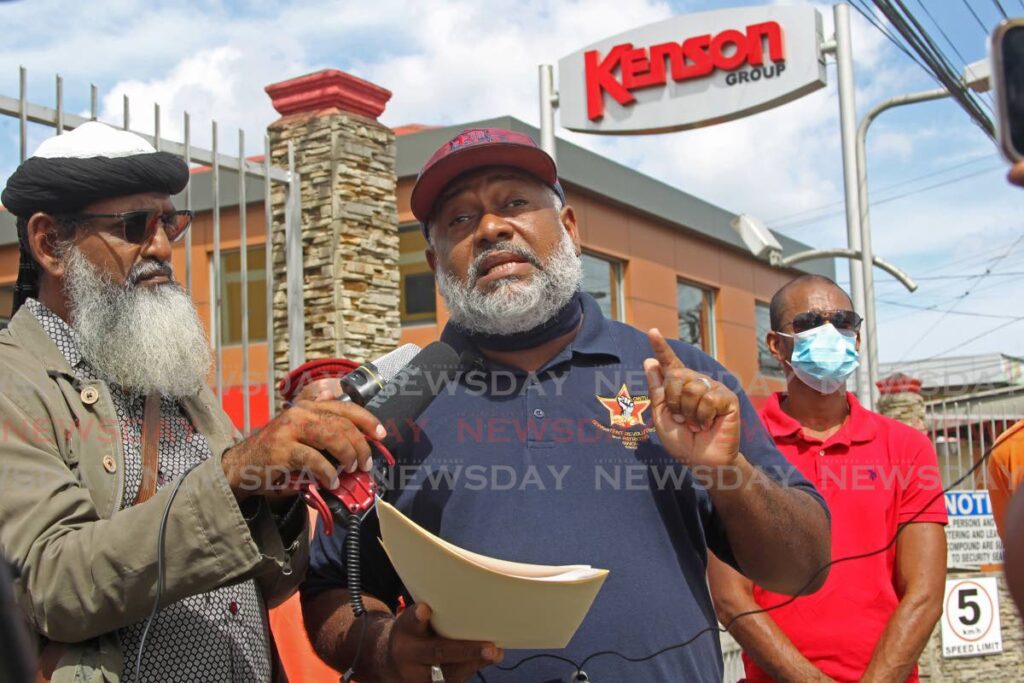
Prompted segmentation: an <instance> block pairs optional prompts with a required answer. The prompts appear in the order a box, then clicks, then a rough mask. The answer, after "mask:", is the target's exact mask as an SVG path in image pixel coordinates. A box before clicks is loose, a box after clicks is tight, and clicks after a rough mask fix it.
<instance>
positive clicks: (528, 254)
mask: <svg viewBox="0 0 1024 683" xmlns="http://www.w3.org/2000/svg"><path fill="white" fill-rule="evenodd" d="M509 251H510V252H513V253H515V254H516V255H518V256H519V257H520V258H523V259H524V260H526V261H529V262H530V263H531V264H533V266H534V268H536V272H534V274H533V277H531V278H530V279H528V280H525V281H524V280H520V279H519V278H518V277H506V278H502V279H500V280H498V281H497V282H495V283H493V284H492V285H491V286H490V287H489V288H488V289H487V291H481V290H480V289H478V288H477V287H476V286H475V285H476V281H477V278H478V277H479V268H480V264H481V263H482V262H483V259H484V258H486V257H487V256H489V255H491V254H493V253H495V252H509ZM582 281H583V263H582V262H581V261H580V257H579V256H577V255H576V249H575V246H574V245H573V243H572V240H571V239H569V233H568V232H566V231H565V230H564V229H563V230H562V238H561V240H560V241H559V243H558V246H557V247H556V248H555V250H554V251H553V252H552V253H551V256H550V257H549V258H548V261H547V263H544V264H542V263H541V262H540V259H539V258H538V257H537V255H536V254H534V253H533V252H532V251H530V250H529V249H526V248H525V247H521V246H519V245H513V244H511V243H506V242H499V243H498V244H495V245H493V246H492V247H491V248H489V249H488V250H487V251H485V252H483V253H482V254H480V255H479V256H477V257H476V258H475V259H474V260H473V263H472V265H471V266H470V268H469V273H468V274H467V276H466V280H465V281H462V280H459V278H458V277H456V276H455V274H454V273H452V272H451V271H449V270H447V269H445V268H443V267H441V268H438V270H437V285H438V289H439V290H440V292H441V296H442V298H443V299H444V302H445V305H446V306H447V307H448V313H449V317H450V319H451V321H452V323H453V324H455V325H456V326H457V327H460V328H462V329H463V330H465V331H467V332H469V333H471V334H490V335H495V334H496V335H509V334H517V333H520V332H526V331H527V330H532V329H533V328H535V327H537V326H539V325H542V324H543V323H546V322H547V321H548V320H550V319H551V318H553V317H554V315H555V314H556V313H557V312H558V311H559V310H561V309H562V307H563V306H565V305H566V304H567V303H569V299H571V298H572V296H573V294H575V293H576V290H578V289H579V288H580V283H581V282H582Z"/></svg>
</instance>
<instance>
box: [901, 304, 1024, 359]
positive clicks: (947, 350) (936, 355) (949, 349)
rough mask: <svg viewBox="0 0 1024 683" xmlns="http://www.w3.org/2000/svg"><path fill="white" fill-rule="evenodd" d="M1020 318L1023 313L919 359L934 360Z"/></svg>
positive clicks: (1022, 317) (1019, 320) (1014, 322)
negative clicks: (932, 354)
mask: <svg viewBox="0 0 1024 683" xmlns="http://www.w3.org/2000/svg"><path fill="white" fill-rule="evenodd" d="M1022 320H1024V315H1022V316H1020V317H1019V318H1014V319H1013V320H1007V321H1006V322H1004V323H1002V324H1000V325H996V326H995V327H993V328H992V329H990V330H986V331H984V332H982V333H981V334H978V335H975V336H973V337H971V338H970V339H968V340H966V341H962V342H960V343H959V344H957V345H956V346H951V347H949V348H948V349H946V350H945V351H941V352H939V353H937V354H935V355H934V356H929V357H928V358H922V359H921V360H935V359H936V358H938V357H940V356H944V355H946V354H947V353H949V352H950V351H956V350H957V349H959V348H961V347H963V346H967V345H968V344H970V343H971V342H976V341H978V340H979V339H981V338H983V337H987V336H988V335H990V334H992V333H993V332H998V331H999V330H1001V329H1003V328H1004V327H1009V326H1010V325H1014V324H1016V323H1019V322H1021V321H1022ZM898 362H900V363H902V362H903V361H902V360H901V361H898Z"/></svg>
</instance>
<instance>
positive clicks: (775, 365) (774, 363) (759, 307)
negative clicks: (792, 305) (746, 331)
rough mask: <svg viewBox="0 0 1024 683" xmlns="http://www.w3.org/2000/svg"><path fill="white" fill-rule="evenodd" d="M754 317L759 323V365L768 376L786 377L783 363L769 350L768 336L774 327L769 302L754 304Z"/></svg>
mask: <svg viewBox="0 0 1024 683" xmlns="http://www.w3.org/2000/svg"><path fill="white" fill-rule="evenodd" d="M754 317H755V319H756V323H757V367H758V369H759V370H760V371H761V374H762V375H765V376H766V377H784V376H785V375H784V373H783V372H782V364H781V363H779V361H778V360H777V359H776V358H775V356H773V355H772V352H771V351H769V350H768V342H767V341H766V337H767V336H768V332H769V331H770V330H771V329H772V322H771V315H770V313H769V307H768V304H763V303H761V302H760V301H758V302H756V303H755V304H754Z"/></svg>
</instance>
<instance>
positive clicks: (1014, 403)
mask: <svg viewBox="0 0 1024 683" xmlns="http://www.w3.org/2000/svg"><path fill="white" fill-rule="evenodd" d="M1021 419H1024V386H1013V385H1011V386H1008V387H1003V388H999V389H992V390H989V391H982V392H977V393H973V394H967V395H963V396H955V397H949V398H941V399H935V400H932V401H929V402H927V403H925V424H926V425H927V427H928V434H929V436H930V437H931V439H932V443H933V444H935V451H936V452H937V453H938V456H939V468H940V469H941V471H942V482H943V488H947V487H949V486H951V485H953V483H954V482H957V481H959V480H960V479H963V481H961V482H960V483H959V484H957V486H956V489H957V490H973V489H983V488H986V487H987V486H988V468H987V467H985V466H981V467H978V469H976V470H975V471H974V472H973V473H972V474H971V475H970V476H967V473H968V472H969V471H970V469H971V468H972V467H973V466H974V465H975V464H977V462H978V460H979V459H980V458H981V457H982V455H984V454H985V451H987V450H988V449H989V448H991V447H992V444H993V443H995V441H996V439H997V438H999V435H1000V434H1002V433H1003V432H1004V431H1006V430H1007V429H1008V428H1009V427H1010V426H1011V425H1012V424H1013V423H1014V422H1016V421H1018V420H1021ZM965 477H966V478H965Z"/></svg>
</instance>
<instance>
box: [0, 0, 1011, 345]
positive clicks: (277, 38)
mask: <svg viewBox="0 0 1024 683" xmlns="http://www.w3.org/2000/svg"><path fill="white" fill-rule="evenodd" d="M923 1H924V2H926V4H927V7H928V10H929V11H930V12H931V13H932V15H933V16H934V18H935V20H936V22H937V23H938V24H939V26H941V28H942V30H943V31H945V32H946V34H947V36H948V38H949V40H950V42H952V44H953V45H954V46H955V48H956V50H957V51H959V52H960V54H961V55H962V57H963V58H964V59H965V60H966V61H967V62H971V61H974V60H977V59H980V58H982V57H983V56H984V55H985V52H986V30H983V28H982V25H979V22H978V20H976V19H975V18H974V17H973V16H972V15H971V14H969V13H968V10H967V9H966V7H965V5H964V3H962V2H932V1H930V0H923ZM969 1H970V3H971V6H972V7H973V8H974V9H975V11H976V12H977V14H978V15H979V19H980V20H981V24H984V27H985V29H990V28H991V27H993V26H994V25H995V24H996V22H997V21H998V19H999V16H998V14H997V12H996V8H995V4H994V3H991V2H981V1H980V0H969ZM747 4H763V3H754V2H742V1H739V0H728V1H726V2H718V1H714V0H704V1H700V2H697V1H682V0H680V1H677V2H660V1H656V0H590V1H573V0H563V1H562V2H541V1H539V0H538V1H531V0H520V1H519V2H513V1H509V2H486V3H483V2H476V3H473V2H452V1H440V0H438V1H433V2H423V3H408V2H399V1H395V0H377V1H375V2H374V3H362V2H329V1H325V0H306V1H305V2H301V3H299V2H272V1H269V0H257V1H253V2H174V3H170V2H152V1H150V2H145V3H144V2H140V1H138V0H111V1H109V2H104V3H102V4H99V3H78V2H70V1H64V2H57V1H55V0H32V1H31V2H29V1H22V2H3V3H0V19H2V20H3V23H4V25H5V26H7V27H8V30H7V31H6V32H5V40H4V42H3V44H2V45H0V56H2V57H0V63H2V64H4V65H5V68H4V69H2V70H0V94H5V95H8V96H12V97H14V96H17V92H18V72H17V65H19V64H21V65H24V66H26V67H27V68H28V74H29V94H30V98H31V99H32V100H33V101H37V102H40V103H52V102H53V97H54V81H53V77H54V74H56V73H60V74H61V75H62V76H63V78H64V93H65V101H66V106H67V107H68V109H70V110H74V111H79V112H84V111H85V110H87V108H88V102H89V100H88V95H89V84H90V83H95V84H96V85H97V86H98V87H99V88H100V93H101V97H100V118H101V119H102V120H108V121H112V122H120V117H121V96H122V94H124V93H128V94H129V95H130V96H131V98H132V101H133V109H132V120H133V127H136V125H138V127H139V128H141V129H147V128H148V129H151V128H152V123H151V117H152V105H151V104H150V103H151V102H153V101H154V100H157V101H160V102H161V105H162V114H163V130H164V133H165V134H167V135H170V136H171V137H174V136H175V134H176V133H178V132H179V131H180V129H181V124H180V121H181V112H182V111H184V110H186V109H187V110H188V111H189V112H190V113H191V115H192V117H193V118H192V120H193V129H194V130H196V131H198V132H197V133H196V138H197V142H200V143H202V142H204V141H205V142H206V143H208V141H209V132H208V131H209V121H210V119H211V118H216V119H217V120H218V122H219V125H220V130H221V131H222V133H221V135H222V142H221V144H222V146H227V145H233V144H235V142H234V141H235V140H236V139H237V133H236V132H235V131H236V129H237V128H239V127H241V128H244V129H245V130H246V133H247V138H248V139H249V140H250V149H249V152H250V153H253V152H258V151H260V145H261V142H260V140H261V139H262V137H261V135H262V130H263V129H264V128H265V126H266V124H267V123H269V122H270V121H272V120H273V119H274V118H276V115H275V113H274V111H273V109H272V108H271V107H270V102H269V98H267V96H266V94H265V93H264V92H263V87H264V86H265V85H267V84H268V83H273V82H276V81H280V80H283V79H286V78H290V77H293V76H297V75H301V74H304V73H308V72H310V71H313V70H316V69H321V68H327V67H331V68H338V69H342V70H345V71H348V72H351V73H354V74H356V75H358V76H360V77H363V78H366V79H367V80H370V81H373V82H375V83H378V84H380V85H382V86H384V87H387V88H389V89H390V90H392V91H393V92H394V93H395V94H394V98H393V99H392V101H391V102H390V103H389V105H388V109H387V111H386V112H385V114H384V116H383V117H382V120H383V121H384V122H385V123H387V124H389V125H400V124H403V123H409V122H420V123H427V124H448V123H458V122H462V121H470V120H475V119H479V118H485V117H490V116H499V115H504V114H511V115H514V116H517V117H519V118H521V119H523V120H525V121H528V122H531V123H536V122H537V113H536V111H537V105H536V65H537V64H538V63H541V62H547V63H555V62H557V60H558V58H559V57H561V56H563V55H565V54H567V53H569V52H573V51H575V50H576V49H578V48H579V47H582V46H584V45H586V44H589V43H591V42H595V41H596V40H599V39H601V38H603V37H605V36H607V35H611V34H614V33H618V32H621V31H622V30H624V29H626V28H628V27H630V26H636V25H641V24H644V23H648V22H651V21H657V20H659V19H663V18H667V17H669V16H672V15H674V14H684V13H687V12H692V11H700V10H704V9H713V8H718V7H731V6H737V5H747ZM818 6H819V7H820V8H821V9H822V14H823V17H824V20H825V24H826V32H827V33H831V8H830V7H829V6H828V5H824V4H821V5H818ZM908 6H909V7H910V8H911V9H912V10H914V11H915V12H917V13H918V14H919V16H920V18H921V20H922V22H923V23H924V24H925V27H926V28H928V29H929V30H931V31H932V32H933V35H934V36H935V38H936V40H937V41H939V44H940V46H941V47H943V49H945V50H947V52H948V53H949V54H950V55H951V56H952V58H953V60H954V62H955V63H956V65H957V66H958V67H959V66H961V64H960V58H959V57H958V56H957V55H956V54H955V53H954V50H953V49H952V48H951V47H950V46H949V44H948V43H946V42H945V39H944V38H943V37H942V36H941V34H940V33H939V31H938V30H937V29H936V28H935V25H934V24H932V23H931V21H930V20H929V18H928V17H927V15H925V14H924V13H923V12H922V11H921V5H920V4H919V2H918V0H909V2H908ZM1003 6H1004V7H1007V9H1008V10H1009V11H1011V12H1012V11H1014V10H1016V11H1017V12H1018V13H1019V14H1022V15H1024V3H1021V2H1019V0H1007V2H1004V3H1003ZM99 8H102V9H99ZM853 40H854V56H855V62H856V65H855V73H856V77H857V108H858V112H859V114H861V115H862V114H863V113H864V112H866V111H867V110H868V109H869V108H870V107H871V106H873V105H874V104H876V103H878V102H880V101H882V100H884V99H887V98H889V97H892V96H894V95H898V94H903V93H906V92H912V91H917V90H925V89H930V88H933V87H936V83H935V82H934V81H933V80H932V79H931V78H930V77H929V76H928V75H927V74H926V73H924V72H923V71H921V69H920V68H919V67H917V66H916V65H915V64H914V63H913V62H911V61H910V60H909V59H908V58H907V57H906V56H904V55H903V54H902V53H900V52H899V51H898V50H897V49H896V48H895V47H893V45H892V44H891V43H890V42H888V40H887V39H886V38H885V37H884V36H882V35H881V34H880V33H879V32H878V31H876V30H875V29H874V28H872V27H871V26H870V25H869V24H867V22H865V21H864V20H863V19H861V17H860V16H859V15H856V13H855V23H854V37H853ZM828 76H829V87H827V88H825V89H823V90H820V91H818V92H816V93H814V94H812V95H809V96H807V97H805V98H802V99H801V100H798V101H796V102H793V103H791V104H788V105H786V106H783V107H780V108H777V109H775V110H772V111H770V112H765V113H762V114H759V115H756V116H753V117H749V118H746V119H743V120H740V121H735V122H731V123H727V124H722V125H719V126H715V127H712V128H707V129H701V130H697V131H689V132H684V133H674V134H668V135H659V136H646V137H642V138H637V137H627V138H605V137H589V136H585V135H581V134H576V133H570V132H568V131H564V130H560V131H559V133H558V134H559V136H561V137H564V138H566V139H569V140H572V141H573V142H576V143H577V144H581V145H584V146H586V147H589V148H591V149H594V150H596V151H598V152H600V153H602V154H605V155H607V156H609V157H611V158H613V159H615V160H617V161H619V162H621V163H624V164H627V165H629V166H632V167H634V168H637V169H639V170H641V171H643V172H645V173H648V174H650V175H652V176H654V177H656V178H658V179H659V180H662V181H664V182H667V183H670V184H672V185H674V186H676V187H680V188H681V189H684V190H686V191H688V192H691V193H693V194H695V195H697V196H700V197H702V198H704V199H707V200H709V201H712V202H714V203H716V204H719V205H720V206H722V207H724V208H726V209H729V210H731V211H736V212H740V211H746V212H749V213H752V214H755V215H757V216H760V217H762V218H763V219H765V220H766V221H767V222H768V224H769V225H770V226H772V227H774V228H776V229H779V230H781V231H783V232H785V233H787V234H790V235H792V236H793V237H796V238H798V239H800V240H803V241H805V242H808V243H810V244H812V245H815V246H821V247H830V246H845V242H846V238H845V220H844V216H843V205H842V199H843V192H842V175H841V157H840V149H839V123H838V104H837V98H836V92H835V68H834V66H832V65H831V64H830V66H829V68H828ZM47 134H48V133H47V131H46V130H45V129H42V128H38V129H37V128H35V127H33V142H37V141H38V140H41V139H42V138H43V137H44V136H45V135H47ZM17 140H18V138H17V122H16V121H15V120H13V119H8V118H3V119H0V179H3V178H6V176H7V175H8V174H9V173H10V171H11V170H12V169H13V167H14V165H15V164H16V163H17V151H18V149H17ZM31 146H34V145H30V147H31ZM868 161H869V179H870V188H871V198H872V200H873V207H872V214H871V215H872V225H873V236H874V246H875V250H876V253H877V254H878V255H880V256H882V257H884V258H886V259H888V260H890V261H892V262H894V263H896V264H898V265H899V266H901V267H903V268H904V269H905V270H907V271H908V272H909V273H910V274H911V275H912V276H914V277H915V278H918V280H919V284H920V285H921V288H920V289H919V290H918V291H917V292H915V293H913V294H910V293H908V292H906V291H905V290H903V288H902V287H901V286H900V285H898V284H897V283H895V282H894V281H893V280H891V278H889V277H888V276H887V275H885V274H884V273H881V272H879V273H877V275H876V282H877V290H878V297H877V298H878V301H879V303H878V315H879V348H880V355H881V358H882V360H883V361H886V360H889V361H898V360H903V359H915V358H924V357H929V356H933V355H936V354H944V355H963V354H973V353H985V352H996V351H1001V352H1004V353H1009V354H1014V355H1019V356H1024V321H1016V322H1014V321H1013V320H1012V318H1014V317H1019V316H1024V312H1022V305H1021V303H1022V302H1024V277H1021V275H1020V274H1021V273H1022V272H1024V239H1022V235H1024V216H1022V215H1021V214H1022V211H1021V210H1022V208H1024V190H1019V189H1014V188H1010V187H1009V186H1008V185H1007V184H1006V182H1005V180H1004V175H1005V169H1006V165H1005V163H1004V162H1003V161H1002V160H1001V158H1000V157H999V155H998V153H997V152H996V149H995V147H994V146H993V145H992V143H991V142H990V141H989V140H988V139H987V138H986V137H985V136H984V135H983V134H982V133H981V131H980V130H979V129H978V128H977V127H975V126H974V124H972V123H971V121H970V120H969V119H968V117H967V115H966V114H965V113H964V112H963V111H962V110H961V109H959V107H957V106H956V105H955V104H953V103H952V102H951V101H948V100H941V101H937V102H931V103H926V104H918V105H913V106H910V107H906V108H904V109H901V110H896V111H891V112H887V113H885V114H883V115H882V117H881V118H880V119H879V120H878V121H877V122H876V123H875V124H874V126H873V127H872V130H871V135H870V139H869V144H868ZM931 186H934V187H931ZM1018 240H1019V241H1018ZM1011 245H1015V248H1014V249H1013V250H1012V251H1009V252H1008V249H1009V248H1010V247H1011ZM986 270H990V271H991V272H990V273H989V274H988V275H986V276H985V277H983V278H979V277H973V278H972V277H969V276H973V275H978V274H981V273H984V272H985V271H986ZM837 272H838V273H839V274H840V280H841V281H845V280H846V279H847V276H846V273H847V266H846V262H838V263H837ZM965 294H966V295H965ZM921 308H931V309H932V310H920V309H921ZM947 311H948V312H947ZM1000 326H1004V327H1001V328H1000ZM997 328H1000V329H997Z"/></svg>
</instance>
